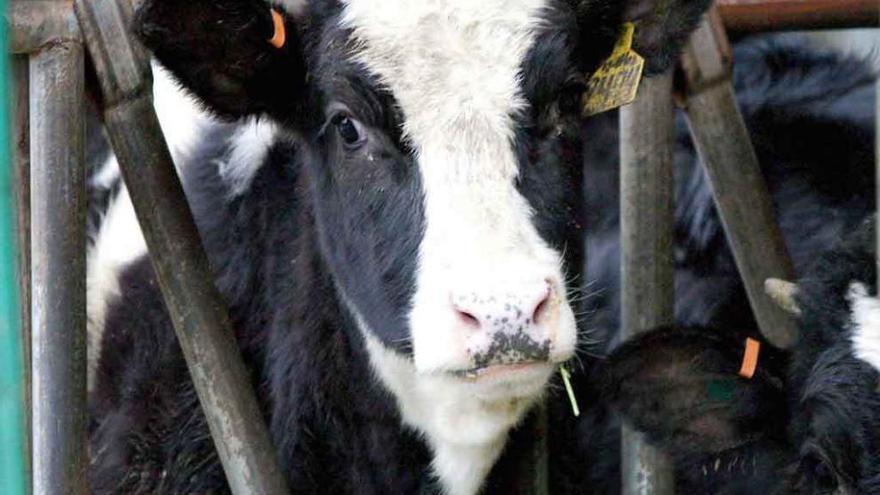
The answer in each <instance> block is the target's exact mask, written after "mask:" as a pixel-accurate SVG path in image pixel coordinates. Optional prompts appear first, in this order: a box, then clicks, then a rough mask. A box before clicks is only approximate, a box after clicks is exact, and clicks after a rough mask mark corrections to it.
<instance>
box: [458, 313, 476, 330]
mask: <svg viewBox="0 0 880 495" xmlns="http://www.w3.org/2000/svg"><path fill="white" fill-rule="evenodd" d="M455 313H456V314H457V315H458V319H459V320H461V321H462V323H464V324H465V325H467V326H469V327H471V328H480V320H478V319H477V317H476V316H474V315H472V314H471V313H468V312H467V311H463V310H461V309H459V308H455Z"/></svg>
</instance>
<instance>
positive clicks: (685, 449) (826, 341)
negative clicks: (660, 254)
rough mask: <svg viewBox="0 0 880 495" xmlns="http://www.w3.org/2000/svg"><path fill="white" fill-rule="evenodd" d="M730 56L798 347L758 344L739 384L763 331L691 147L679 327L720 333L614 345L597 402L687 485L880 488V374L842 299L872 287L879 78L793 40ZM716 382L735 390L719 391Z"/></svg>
mask: <svg viewBox="0 0 880 495" xmlns="http://www.w3.org/2000/svg"><path fill="white" fill-rule="evenodd" d="M735 53H736V54H737V56H738V57H739V58H738V59H737V60H738V62H739V65H738V69H737V81H738V84H739V85H742V86H745V88H747V89H746V91H744V92H740V102H741V104H742V107H743V110H744V112H745V114H746V120H747V123H748V125H749V127H750V129H751V131H752V135H753V138H754V141H755V145H756V148H757V151H758V154H759V157H760V158H761V160H762V165H763V171H764V174H765V176H766V177H767V179H768V182H769V184H770V188H771V191H772V193H773V196H774V199H775V201H776V205H777V212H778V214H779V217H780V223H781V226H782V229H783V233H784V234H785V237H786V240H787V242H788V245H789V249H790V251H791V252H792V255H793V258H794V261H795V264H796V266H797V268H798V270H799V272H800V273H801V274H802V276H801V277H800V282H799V286H800V288H801V289H800V292H799V296H798V302H799V305H800V307H801V310H802V315H801V317H800V319H799V329H800V335H801V338H800V341H799V342H798V343H797V345H796V346H795V347H794V348H793V349H792V350H790V351H785V352H783V351H779V350H776V349H774V348H772V346H770V345H769V344H767V343H766V342H764V344H763V347H762V351H761V355H760V361H759V368H758V373H757V374H756V375H755V377H754V378H752V379H751V380H745V379H743V378H740V377H738V376H737V371H738V369H739V365H740V363H741V360H742V353H743V341H744V339H745V337H746V336H751V337H753V338H760V336H759V335H758V332H757V329H756V326H755V324H754V321H753V320H752V319H751V314H750V312H749V311H748V309H747V308H748V306H747V303H746V301H745V299H744V296H743V293H742V288H741V285H740V283H739V281H738V280H736V278H735V277H736V275H735V271H734V268H733V261H732V258H731V255H730V253H729V251H728V250H727V247H726V245H725V243H724V238H723V231H722V228H721V225H720V223H719V222H718V220H717V214H716V213H715V211H714V207H713V206H712V204H711V201H710V191H709V190H708V188H707V186H706V184H705V179H704V178H703V176H702V174H701V173H700V172H699V171H698V170H697V171H694V169H692V168H689V167H693V164H694V163H695V160H694V158H693V154H692V153H691V154H685V155H684V156H685V157H689V158H688V160H687V161H686V162H685V164H684V166H683V165H682V163H681V161H679V162H678V173H679V174H680V175H679V177H680V176H681V174H682V172H684V173H685V177H688V176H689V177H690V180H688V181H684V183H683V184H682V183H681V182H680V183H679V189H678V201H679V205H678V206H679V207H678V209H677V212H676V218H677V223H676V226H677V239H676V245H677V255H676V261H677V272H676V277H677V279H676V291H677V293H676V296H677V298H678V306H677V312H676V319H677V320H678V322H679V323H680V324H681V325H687V324H691V323H693V322H695V321H696V322H700V323H703V324H706V323H709V324H711V325H712V327H713V328H711V329H707V328H702V329H699V330H697V331H694V330H687V329H682V327H676V328H671V329H658V330H655V331H653V332H651V333H649V334H647V335H644V336H642V337H639V338H637V339H635V340H633V341H632V342H628V343H625V344H623V345H622V346H620V347H619V348H618V349H617V350H615V351H614V352H613V353H612V354H611V357H610V358H609V361H608V366H607V368H606V370H605V376H604V380H605V384H606V386H607V388H606V389H605V392H606V393H607V395H606V396H605V397H606V398H607V399H608V400H610V401H611V402H613V403H614V404H615V405H616V407H617V408H619V409H620V410H621V411H622V412H623V414H624V416H625V417H626V418H627V419H628V420H629V421H631V422H632V423H633V424H634V425H635V426H636V427H637V428H639V429H641V430H643V431H645V432H646V433H647V434H648V436H649V438H651V439H653V440H654V441H655V442H656V443H657V444H658V445H662V446H664V447H666V448H667V449H668V450H669V451H670V453H671V455H672V456H673V458H674V459H675V461H676V476H677V482H678V485H679V488H680V489H682V490H688V491H696V492H698V493H730V494H733V493H771V494H775V493H804V494H831V493H880V483H878V480H880V475H878V473H880V470H878V468H877V466H878V462H877V461H878V459H880V457H878V456H880V450H878V447H880V443H878V442H880V433H878V432H880V395H878V393H877V390H878V388H877V384H878V378H880V375H878V372H877V371H876V370H874V369H873V368H872V367H871V366H870V365H868V364H867V363H865V362H862V361H861V360H859V359H857V358H856V357H855V356H854V352H853V349H852V344H851V342H850V332H851V328H852V322H851V314H850V311H851V308H850V304H849V302H848V300H847V299H846V295H847V293H848V291H849V287H850V284H851V283H852V282H854V281H858V282H861V283H862V284H865V285H866V286H867V287H868V288H869V291H870V292H871V293H876V291H875V288H874V287H875V280H876V262H875V254H876V251H875V245H876V238H875V233H874V232H875V231H874V228H873V227H874V222H875V220H874V219H873V218H872V219H871V220H869V221H868V222H867V223H864V224H862V222H861V219H863V218H864V217H865V215H867V214H868V213H869V212H870V211H871V210H873V207H874V204H873V192H874V183H873V154H872V151H871V150H872V146H873V144H872V143H873V142H874V132H875V129H874V127H873V115H872V113H871V110H870V109H871V108H872V107H873V105H874V100H873V98H874V96H873V85H874V75H873V74H872V73H871V72H870V71H869V70H867V69H866V67H865V65H863V64H862V63H860V62H858V61H855V60H847V59H843V58H841V57H840V56H839V55H833V54H821V53H814V52H810V51H806V50H804V49H803V48H802V46H801V45H799V44H798V43H797V41H796V40H795V39H791V38H782V40H781V41H780V40H775V41H772V42H768V41H764V40H759V41H752V42H748V43H745V44H743V45H741V46H740V47H738V48H737V50H736V52H735ZM742 86H740V87H742ZM684 149H685V150H687V149H688V148H684ZM605 221H607V222H608V223H609V224H611V225H613V223H614V222H613V221H608V220H605ZM849 231H855V232H854V233H853V234H852V235H850V236H848V237H847V238H846V239H845V240H844V241H843V242H842V243H839V244H838V242H837V241H836V239H838V238H840V237H841V236H843V235H844V233H846V232H849ZM609 238H612V236H611V235H607V234H606V235H605V236H604V237H601V238H598V239H597V241H601V242H606V243H607V242H609V241H608V239H609ZM611 242H614V241H613V240H612V241H611ZM835 244H837V246H836V247H834V248H833V249H830V251H829V248H831V247H832V246H835ZM604 248H605V249H606V252H613V250H614V249H613V248H611V247H608V246H607V245H606V246H604ZM826 251H828V252H826ZM823 252H824V253H825V254H821V253H823ZM820 254H821V256H820ZM615 296H616V294H615V293H614V292H611V293H610V295H607V296H606V299H605V300H606V301H609V300H610V301H611V302H612V303H613V304H616V303H615V299H614V298H615ZM688 298H689V299H688ZM604 309H605V308H601V306H600V314H602V312H603V311H604ZM612 319H613V318H608V319H607V320H603V321H609V320H612ZM719 382H727V383H729V384H730V387H729V390H728V391H729V392H730V393H726V394H720V395H719V394H718V388H717V386H716V390H715V392H714V393H713V391H712V387H711V385H712V384H715V383H719ZM707 384H708V385H707ZM719 397H721V399H722V400H720V399H719ZM707 418H708V419H707Z"/></svg>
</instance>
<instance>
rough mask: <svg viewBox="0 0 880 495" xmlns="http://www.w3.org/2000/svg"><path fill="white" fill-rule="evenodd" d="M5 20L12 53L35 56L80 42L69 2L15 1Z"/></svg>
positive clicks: (10, 6)
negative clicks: (57, 45)
mask: <svg viewBox="0 0 880 495" xmlns="http://www.w3.org/2000/svg"><path fill="white" fill-rule="evenodd" d="M6 16H7V19H8V23H9V49H10V50H11V51H12V53H33V52H37V51H40V50H42V49H43V48H45V47H48V46H51V45H53V44H57V43H63V42H66V41H77V40H79V39H80V36H79V27H78V25H77V22H76V16H74V15H73V9H72V8H71V6H70V3H68V2H63V1H62V2H59V1H56V0H28V1H22V0H16V1H14V2H9V4H8V12H7V14H6Z"/></svg>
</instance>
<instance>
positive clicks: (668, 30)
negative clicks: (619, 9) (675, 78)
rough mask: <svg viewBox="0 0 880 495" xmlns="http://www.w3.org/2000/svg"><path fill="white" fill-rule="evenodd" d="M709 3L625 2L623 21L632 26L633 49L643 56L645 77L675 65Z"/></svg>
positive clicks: (699, 0)
mask: <svg viewBox="0 0 880 495" xmlns="http://www.w3.org/2000/svg"><path fill="white" fill-rule="evenodd" d="M711 3H712V2H711V0H628V1H627V7H626V10H625V11H624V20H625V21H628V22H633V23H635V25H636V31H635V40H634V41H633V48H634V49H635V51H636V52H638V53H639V54H640V55H641V56H643V57H645V75H647V76H650V75H652V74H658V73H660V72H663V71H665V70H666V69H668V68H669V67H671V66H672V65H674V64H675V62H676V61H677V60H678V56H679V54H680V53H681V50H682V48H683V47H684V44H685V43H686V42H687V40H688V37H690V34H691V32H693V31H694V30H695V29H696V28H697V24H698V23H699V22H700V19H701V18H702V16H703V13H704V12H706V10H707V9H708V8H709V5H710V4H711Z"/></svg>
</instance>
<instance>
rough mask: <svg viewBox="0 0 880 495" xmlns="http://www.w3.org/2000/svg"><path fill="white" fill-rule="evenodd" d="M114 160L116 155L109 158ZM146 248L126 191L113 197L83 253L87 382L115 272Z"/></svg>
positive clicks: (114, 289)
mask: <svg viewBox="0 0 880 495" xmlns="http://www.w3.org/2000/svg"><path fill="white" fill-rule="evenodd" d="M111 160H113V161H114V162H115V161H116V158H111ZM146 252H147V246H146V243H145V242H144V237H143V235H142V234H141V230H140V226H139V225H138V222H137V218H136V217H135V214H134V208H133V207H132V204H131V200H130V199H129V197H128V191H127V190H125V189H122V190H121V191H120V193H119V195H118V196H117V197H116V198H114V199H113V201H112V202H111V203H110V206H109V207H108V208H107V212H106V214H105V216H104V219H103V221H102V223H101V228H100V230H99V231H98V235H97V237H96V238H95V243H94V245H93V246H92V247H91V248H90V249H89V252H88V256H87V266H88V272H87V277H86V305H87V312H88V315H89V319H88V371H89V373H88V384H89V388H91V387H92V385H94V379H95V371H96V368H97V362H98V357H99V356H100V353H101V338H102V335H103V331H104V320H105V318H106V312H107V307H108V306H109V305H110V303H112V302H113V301H114V300H115V299H116V298H118V297H119V273H120V272H121V271H122V270H123V269H124V268H125V267H126V266H127V265H128V264H129V263H131V262H132V261H134V260H135V259H137V258H139V257H141V256H143V255H144V254H146Z"/></svg>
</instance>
